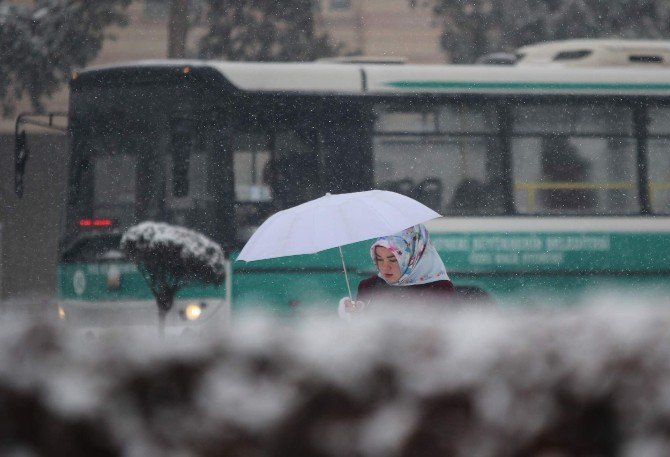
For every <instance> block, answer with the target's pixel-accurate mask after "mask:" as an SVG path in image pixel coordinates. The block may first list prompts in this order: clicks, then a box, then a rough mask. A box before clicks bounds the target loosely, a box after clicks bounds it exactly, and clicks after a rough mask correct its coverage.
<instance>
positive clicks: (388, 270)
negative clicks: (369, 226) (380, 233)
mask: <svg viewBox="0 0 670 457" xmlns="http://www.w3.org/2000/svg"><path fill="white" fill-rule="evenodd" d="M375 263H376V264H377V268H378V269H379V272H380V273H381V274H382V276H384V279H386V282H388V283H389V284H393V283H396V282H398V280H399V279H400V276H402V274H401V273H400V265H398V259H396V257H395V256H394V255H393V253H392V252H391V251H390V250H388V249H387V248H385V247H384V246H377V247H375Z"/></svg>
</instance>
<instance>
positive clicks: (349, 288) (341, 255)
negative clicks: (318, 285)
mask: <svg viewBox="0 0 670 457" xmlns="http://www.w3.org/2000/svg"><path fill="white" fill-rule="evenodd" d="M338 248H339V249H340V259H342V269H343V270H344V279H345V280H346V281H347V290H348V291H349V300H351V301H354V298H353V296H352V295H351V287H350V286H349V276H348V275H347V266H346V265H345V264H344V254H342V246H338Z"/></svg>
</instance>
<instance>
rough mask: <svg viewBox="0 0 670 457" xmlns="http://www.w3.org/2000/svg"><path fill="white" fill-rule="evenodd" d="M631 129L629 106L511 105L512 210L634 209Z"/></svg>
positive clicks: (601, 211)
mask: <svg viewBox="0 0 670 457" xmlns="http://www.w3.org/2000/svg"><path fill="white" fill-rule="evenodd" d="M632 131H633V124H632V113H631V109H630V108H628V107H623V106H621V107H617V106H608V107H607V108H605V107H600V106H591V105H586V104H585V105H567V104H546V105H545V104H543V105H537V106H532V107H529V106H526V105H519V106H517V107H515V108H514V110H513V137H512V142H511V150H512V166H513V180H514V201H515V206H516V210H517V212H519V213H529V214H536V213H539V214H631V213H636V212H638V211H639V203H638V191H637V164H636V163H637V162H636V142H635V139H634V138H633V136H632Z"/></svg>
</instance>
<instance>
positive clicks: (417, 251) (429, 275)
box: [338, 224, 455, 318]
mask: <svg viewBox="0 0 670 457" xmlns="http://www.w3.org/2000/svg"><path fill="white" fill-rule="evenodd" d="M370 255H371V256H372V261H373V262H374V264H375V266H376V267H377V271H378V273H377V274H376V275H375V276H372V277H370V278H368V279H364V280H363V281H361V282H360V284H359V285H358V295H357V298H356V302H354V303H352V302H351V300H349V298H348V297H345V298H343V299H342V300H340V306H339V309H338V311H339V313H340V316H342V317H344V318H348V317H350V315H351V313H355V312H358V311H360V310H362V309H363V308H365V307H367V306H370V305H372V304H373V303H379V302H384V303H388V302H395V303H407V302H410V303H412V302H420V303H425V302H434V303H444V302H449V301H451V300H453V298H454V293H455V291H454V285H453V284H452V283H451V281H450V280H449V276H448V275H447V271H446V269H445V268H444V263H443V262H442V259H440V256H439V254H438V253H437V250H436V249H435V246H433V244H432V243H431V242H430V239H429V236H428V231H427V230H426V227H424V226H423V224H419V225H415V226H414V227H410V228H408V229H406V230H403V231H402V232H400V233H398V234H395V235H391V236H383V237H381V238H379V239H378V240H377V241H375V242H374V243H373V244H372V246H371V247H370Z"/></svg>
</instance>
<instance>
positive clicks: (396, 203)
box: [237, 190, 440, 297]
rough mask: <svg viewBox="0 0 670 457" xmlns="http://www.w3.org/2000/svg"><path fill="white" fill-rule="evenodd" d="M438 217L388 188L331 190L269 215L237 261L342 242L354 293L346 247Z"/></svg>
mask: <svg viewBox="0 0 670 457" xmlns="http://www.w3.org/2000/svg"><path fill="white" fill-rule="evenodd" d="M436 217H440V215H439V214H438V213H436V212H435V211H433V210H432V209H430V208H428V207H427V206H425V205H424V204H422V203H419V202H418V201H416V200H414V199H411V198H409V197H407V196H405V195H401V194H398V193H395V192H390V191H386V190H369V191H365V192H352V193H348V194H326V195H325V196H324V197H321V198H317V199H315V200H311V201H308V202H306V203H303V204H301V205H298V206H294V207H293V208H289V209H285V210H283V211H279V212H277V213H275V214H274V215H272V216H271V217H269V218H268V219H267V220H266V221H265V222H263V224H262V225H261V226H260V227H258V230H256V232H255V233H254V234H253V235H252V236H251V238H250V239H249V241H247V244H246V245H245V246H244V248H243V249H242V251H241V252H240V255H239V256H238V257H237V260H245V261H247V262H249V261H252V260H261V259H273V258H276V257H286V256H291V255H299V254H314V253H317V252H320V251H324V250H326V249H330V248H335V247H339V248H340V257H341V258H342V267H343V268H344V275H345V279H346V281H347V288H348V290H349V296H350V297H351V288H350V287H349V278H348V277H347V270H346V267H345V264H344V256H343V255H342V248H341V246H343V245H346V244H351V243H357V242H359V241H364V240H368V239H370V238H377V237H380V236H386V235H392V234H394V233H398V232H400V231H402V230H405V229H406V228H409V227H412V226H414V225H417V224H420V223H422V222H426V221H428V220H430V219H435V218H436Z"/></svg>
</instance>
